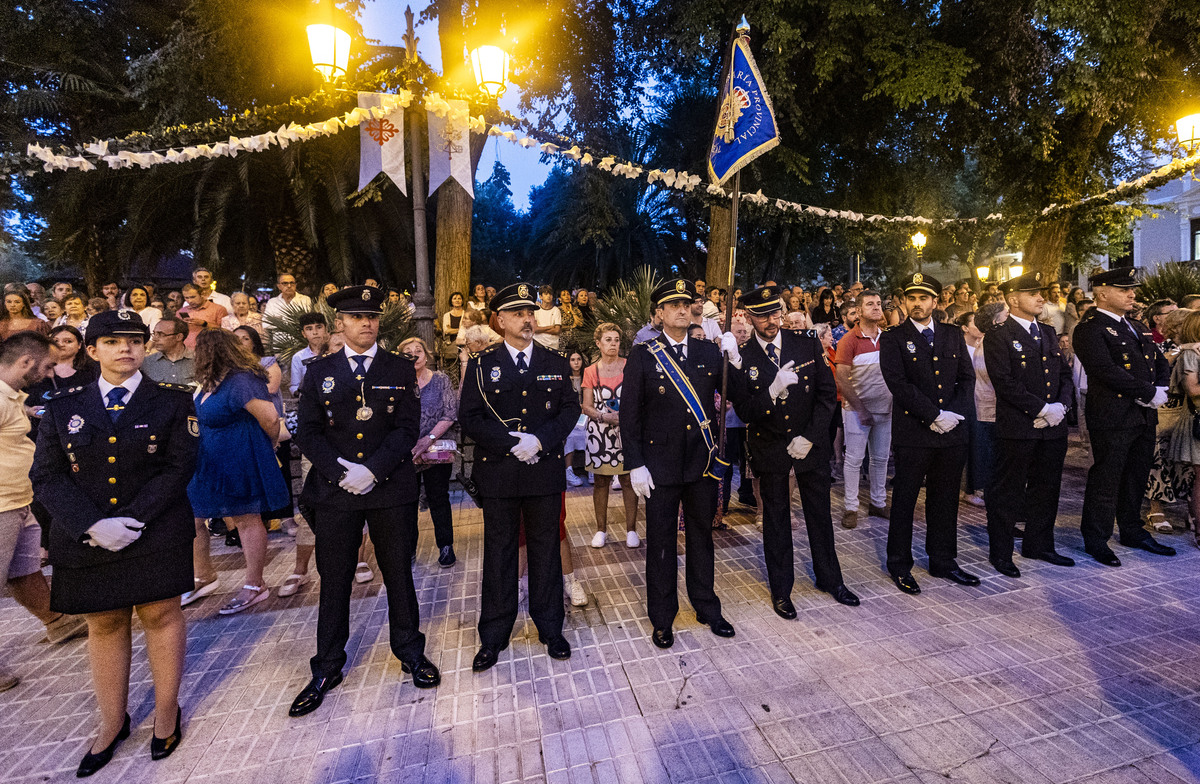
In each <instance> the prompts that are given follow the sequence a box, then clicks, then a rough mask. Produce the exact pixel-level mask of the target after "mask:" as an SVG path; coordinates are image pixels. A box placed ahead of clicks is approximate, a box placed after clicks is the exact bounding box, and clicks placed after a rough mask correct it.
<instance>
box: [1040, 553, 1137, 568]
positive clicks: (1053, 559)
mask: <svg viewBox="0 0 1200 784" xmlns="http://www.w3.org/2000/svg"><path fill="white" fill-rule="evenodd" d="M1023 557H1025V558H1033V559H1035V560H1038V561H1045V562H1046V563H1048V564H1054V565H1055V566H1074V565H1075V559H1074V558H1068V557H1067V556H1065V555H1059V554H1058V553H1056V552H1055V551H1053V550H1047V551H1046V552H1044V553H1038V554H1037V555H1026V556H1023ZM1113 557H1114V558H1115V557H1116V556H1113Z"/></svg>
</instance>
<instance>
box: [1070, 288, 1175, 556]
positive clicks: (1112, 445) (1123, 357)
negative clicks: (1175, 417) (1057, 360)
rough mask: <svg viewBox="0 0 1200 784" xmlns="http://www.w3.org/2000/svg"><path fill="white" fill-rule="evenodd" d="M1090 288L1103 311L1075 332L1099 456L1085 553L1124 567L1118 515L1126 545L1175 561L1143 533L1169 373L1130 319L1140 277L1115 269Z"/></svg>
mask: <svg viewBox="0 0 1200 784" xmlns="http://www.w3.org/2000/svg"><path fill="white" fill-rule="evenodd" d="M1090 282H1091V285H1092V291H1093V298H1094V299H1095V300H1096V307H1094V308H1092V309H1091V310H1089V311H1088V312H1087V313H1086V314H1085V315H1084V317H1083V318H1082V319H1080V321H1079V323H1078V324H1077V325H1076V326H1075V331H1074V333H1072V343H1073V345H1074V348H1075V355H1076V356H1077V357H1079V361H1080V362H1082V363H1083V369H1084V371H1086V372H1087V378H1088V394H1087V402H1086V403H1085V404H1084V414H1085V416H1086V419H1087V423H1088V436H1089V438H1090V439H1091V442H1092V450H1093V452H1092V453H1093V455H1094V461H1093V463H1092V467H1091V469H1089V470H1088V477H1087V487H1086V489H1085V491H1084V495H1083V518H1082V521H1081V523H1080V528H1081V529H1082V531H1083V547H1084V549H1085V550H1086V551H1087V553H1088V555H1090V556H1092V557H1093V558H1095V559H1096V560H1097V561H1099V562H1100V563H1102V564H1104V565H1106V566H1120V565H1121V560H1120V559H1119V558H1117V556H1116V554H1115V553H1113V551H1112V550H1111V549H1110V548H1109V546H1108V540H1109V537H1111V536H1112V533H1113V518H1114V515H1115V517H1116V522H1117V528H1118V529H1119V530H1120V539H1119V541H1120V542H1121V544H1123V545H1125V546H1126V547H1135V548H1137V549H1139V550H1145V551H1146V552H1148V553H1154V554H1155V555H1175V550H1174V548H1171V547H1167V546H1166V545H1163V544H1159V543H1158V542H1156V541H1155V540H1154V537H1153V536H1151V535H1150V534H1149V532H1148V531H1146V530H1145V529H1144V528H1142V521H1141V518H1140V512H1141V507H1142V496H1143V495H1144V494H1145V490H1146V482H1147V480H1148V479H1149V476H1150V469H1151V467H1152V466H1153V464H1154V441H1155V430H1156V428H1157V425H1158V412H1157V411H1156V409H1157V408H1158V407H1159V406H1161V405H1162V404H1163V403H1165V402H1166V400H1167V385H1168V383H1169V381H1170V368H1169V366H1168V365H1167V359H1166V357H1164V356H1163V354H1162V352H1161V351H1159V349H1158V346H1156V345H1155V343H1154V340H1153V338H1152V337H1151V336H1150V330H1149V329H1147V328H1146V326H1145V325H1144V324H1142V323H1141V322H1138V321H1133V320H1132V319H1129V318H1127V317H1126V315H1125V314H1127V313H1128V312H1129V310H1130V308H1132V307H1133V300H1134V289H1135V288H1136V287H1137V280H1136V279H1135V270H1134V269H1133V268H1132V267H1128V268H1123V269H1115V270H1109V271H1108V272H1102V273H1099V274H1097V275H1093V276H1092V277H1091V279H1090Z"/></svg>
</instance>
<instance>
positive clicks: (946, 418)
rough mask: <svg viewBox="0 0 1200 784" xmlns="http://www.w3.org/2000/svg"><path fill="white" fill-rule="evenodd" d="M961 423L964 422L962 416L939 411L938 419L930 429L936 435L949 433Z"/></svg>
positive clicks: (951, 412)
mask: <svg viewBox="0 0 1200 784" xmlns="http://www.w3.org/2000/svg"><path fill="white" fill-rule="evenodd" d="M961 421H963V415H962V414H956V413H954V412H953V411H939V412H938V415H937V419H935V420H933V423H932V424H931V425H929V429H930V430H932V431H933V432H935V433H949V432H950V431H951V430H953V429H954V428H956V427H958V423H959V422H961Z"/></svg>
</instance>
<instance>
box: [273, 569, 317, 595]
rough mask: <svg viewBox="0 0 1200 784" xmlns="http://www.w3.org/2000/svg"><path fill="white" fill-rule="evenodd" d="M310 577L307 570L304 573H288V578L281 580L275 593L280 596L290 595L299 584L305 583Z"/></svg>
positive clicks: (295, 590) (296, 589)
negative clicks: (281, 583) (281, 582)
mask: <svg viewBox="0 0 1200 784" xmlns="http://www.w3.org/2000/svg"><path fill="white" fill-rule="evenodd" d="M311 579H312V577H311V576H310V575H309V574H308V572H305V573H304V574H293V575H289V576H288V578H287V579H286V580H284V581H283V585H281V586H279V590H278V591H277V593H278V594H279V595H280V596H292V595H294V594H295V593H296V592H297V591H299V590H300V586H302V585H307V584H308V581H309V580H311Z"/></svg>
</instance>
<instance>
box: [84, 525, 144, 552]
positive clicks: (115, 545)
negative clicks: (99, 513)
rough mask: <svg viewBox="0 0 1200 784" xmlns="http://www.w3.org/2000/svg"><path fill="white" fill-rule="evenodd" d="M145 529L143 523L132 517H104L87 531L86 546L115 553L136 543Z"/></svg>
mask: <svg viewBox="0 0 1200 784" xmlns="http://www.w3.org/2000/svg"><path fill="white" fill-rule="evenodd" d="M145 527H146V524H145V523H139V522H138V521H137V520H134V519H133V518H132V517H105V518H104V519H103V520H97V521H96V522H95V523H93V524H92V527H91V528H89V529H87V533H88V539H89V541H88V544H90V545H91V546H92V547H103V548H104V549H105V550H111V551H113V552H114V553H115V552H116V551H118V550H124V549H125V548H126V547H128V546H129V545H131V544H133V543H134V542H136V541H137V540H138V537H139V536H141V535H142V529H143V528H145Z"/></svg>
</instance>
